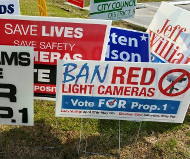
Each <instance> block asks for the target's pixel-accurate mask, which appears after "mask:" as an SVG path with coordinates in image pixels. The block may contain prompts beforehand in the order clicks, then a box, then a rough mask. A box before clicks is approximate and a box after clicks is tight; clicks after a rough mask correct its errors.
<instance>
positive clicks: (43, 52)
mask: <svg viewBox="0 0 190 159" xmlns="http://www.w3.org/2000/svg"><path fill="white" fill-rule="evenodd" d="M0 21H1V23H0V28H1V29H0V35H1V38H0V44H3V45H14V46H33V47H34V53H35V55H34V64H35V65H34V93H35V94H34V95H35V97H36V98H41V99H48V100H55V89H56V67H57V59H67V60H70V59H72V60H104V59H105V54H106V49H107V43H108V38H109V31H110V27H111V21H103V20H89V19H70V18H66V19H64V18H53V17H52V18H51V17H31V16H0Z"/></svg>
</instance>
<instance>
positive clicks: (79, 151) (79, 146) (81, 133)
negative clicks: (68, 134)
mask: <svg viewBox="0 0 190 159" xmlns="http://www.w3.org/2000/svg"><path fill="white" fill-rule="evenodd" d="M81 140H82V118H81V119H80V140H79V148H78V154H80V145H81Z"/></svg>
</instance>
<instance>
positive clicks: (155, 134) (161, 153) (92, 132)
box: [0, 0, 190, 159]
mask: <svg viewBox="0 0 190 159" xmlns="http://www.w3.org/2000/svg"><path fill="white" fill-rule="evenodd" d="M144 1H145V0H144ZM144 1H143V0H142V1H138V2H144ZM146 1H148V0H146ZM62 2H63V1H62V0H47V9H48V15H49V16H58V17H74V18H75V17H80V18H88V15H89V13H88V11H84V10H82V9H78V8H74V7H71V6H68V5H65V4H62ZM86 3H87V2H86ZM20 5H21V13H22V15H35V16H38V15H39V13H38V8H37V3H36V0H20ZM114 25H115V26H120V27H124V28H128V29H136V30H143V31H145V29H144V28H139V27H136V26H134V25H131V24H128V23H126V22H123V21H117V22H114ZM34 110H35V112H34V119H35V126H34V127H24V126H1V136H0V141H2V142H1V143H2V146H3V150H4V152H5V154H4V155H3V156H2V157H1V156H0V158H3V159H4V158H8V159H16V158H18V159H27V158H30V159H36V158H37V159H73V158H80V159H84V158H88V159H89V158H91V159H97V158H105V159H114V158H116V157H114V156H101V155H100V156H99V155H85V154H84V153H81V154H80V155H78V153H77V151H78V144H79V139H80V123H81V120H80V119H77V118H55V102H50V101H41V100H35V103H34ZM57 123H59V124H58V131H56V129H57ZM140 124H141V123H140V122H129V121H121V154H120V155H121V156H120V157H121V158H122V159H124V158H131V157H132V156H133V157H134V158H135V159H140V158H147V159H156V158H159V159H174V158H176V159H180V158H181V159H188V158H190V111H189V112H188V113H187V115H186V118H185V121H184V123H183V124H172V123H156V122H142V129H141V131H140V135H139V138H138V140H137V133H138V128H139V125H140ZM82 126H83V129H82V130H83V131H82V133H83V136H82V140H81V149H82V150H84V148H85V144H86V139H87V143H88V145H87V151H93V152H100V153H110V154H115V155H116V154H117V150H118V121H116V120H95V119H94V120H93V119H83V120H82ZM87 130H88V131H87ZM87 132H88V134H87ZM53 146H55V149H52V148H46V147H53ZM0 150H1V145H0Z"/></svg>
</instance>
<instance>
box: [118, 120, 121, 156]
mask: <svg viewBox="0 0 190 159" xmlns="http://www.w3.org/2000/svg"><path fill="white" fill-rule="evenodd" d="M120 149H121V121H120V120H119V152H118V156H119V157H120Z"/></svg>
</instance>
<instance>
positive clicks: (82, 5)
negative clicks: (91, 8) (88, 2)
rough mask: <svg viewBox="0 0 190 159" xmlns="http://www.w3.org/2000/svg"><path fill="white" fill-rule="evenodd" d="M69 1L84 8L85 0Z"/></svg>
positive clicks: (68, 0)
mask: <svg viewBox="0 0 190 159" xmlns="http://www.w3.org/2000/svg"><path fill="white" fill-rule="evenodd" d="M67 2H69V3H71V4H74V5H76V6H78V7H81V8H84V0H67Z"/></svg>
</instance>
